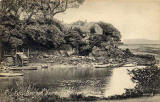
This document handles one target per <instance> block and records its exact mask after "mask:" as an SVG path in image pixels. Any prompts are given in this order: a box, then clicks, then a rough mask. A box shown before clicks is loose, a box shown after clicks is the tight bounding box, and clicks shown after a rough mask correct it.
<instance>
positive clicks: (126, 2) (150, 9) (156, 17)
mask: <svg viewBox="0 0 160 102" xmlns="http://www.w3.org/2000/svg"><path fill="white" fill-rule="evenodd" d="M56 18H58V19H59V20H63V21H64V22H65V23H71V22H75V21H77V20H83V21H85V20H87V21H88V22H89V21H104V22H108V23H111V24H113V25H114V26H115V27H117V28H118V29H119V30H120V32H121V34H122V40H123V39H151V40H160V0H86V2H85V3H84V4H83V5H81V6H80V8H78V9H68V10H67V11H66V12H65V13H63V14H58V15H56Z"/></svg>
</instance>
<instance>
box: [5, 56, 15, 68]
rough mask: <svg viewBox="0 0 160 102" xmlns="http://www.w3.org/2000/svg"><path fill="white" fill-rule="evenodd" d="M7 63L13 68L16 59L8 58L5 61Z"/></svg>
mask: <svg viewBox="0 0 160 102" xmlns="http://www.w3.org/2000/svg"><path fill="white" fill-rule="evenodd" d="M5 62H6V65H7V66H13V65H14V59H13V57H7V58H6V59H5Z"/></svg>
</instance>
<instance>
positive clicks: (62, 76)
mask: <svg viewBox="0 0 160 102" xmlns="http://www.w3.org/2000/svg"><path fill="white" fill-rule="evenodd" d="M111 72H112V69H111V68H108V69H95V68H48V69H38V70H35V71H24V76H23V80H20V81H21V82H23V83H26V82H32V83H34V84H36V86H35V87H36V88H38V89H40V90H41V89H43V88H47V89H48V88H50V89H52V90H53V92H55V93H56V94H58V95H60V96H62V97H65V96H66V97H67V96H68V95H70V94H71V93H80V94H84V95H86V96H88V95H90V96H103V94H104V88H105V85H106V84H107V82H108V79H109V77H110V75H111ZM17 81H18V80H13V81H11V80H0V82H3V83H6V82H7V83H10V86H12V87H14V86H15V82H17ZM7 83H6V88H8V86H7V85H8V84H7ZM4 86H5V85H4ZM0 87H1V86H0Z"/></svg>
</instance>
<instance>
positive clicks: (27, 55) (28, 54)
mask: <svg viewBox="0 0 160 102" xmlns="http://www.w3.org/2000/svg"><path fill="white" fill-rule="evenodd" d="M27 56H28V58H29V48H28V51H27Z"/></svg>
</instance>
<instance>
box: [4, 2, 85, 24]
mask: <svg viewBox="0 0 160 102" xmlns="http://www.w3.org/2000/svg"><path fill="white" fill-rule="evenodd" d="M1 2H2V7H1V12H3V13H4V14H7V15H14V16H15V17H18V18H20V16H21V14H23V13H25V14H26V15H27V18H26V20H27V21H29V20H30V19H31V18H32V17H33V16H35V15H38V14H40V15H42V16H43V17H44V18H47V17H48V16H49V18H51V19H52V18H53V17H54V16H55V15H56V14H58V13H62V12H65V11H66V9H67V8H72V7H79V5H81V4H82V3H83V2H84V0H2V1H1Z"/></svg>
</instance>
